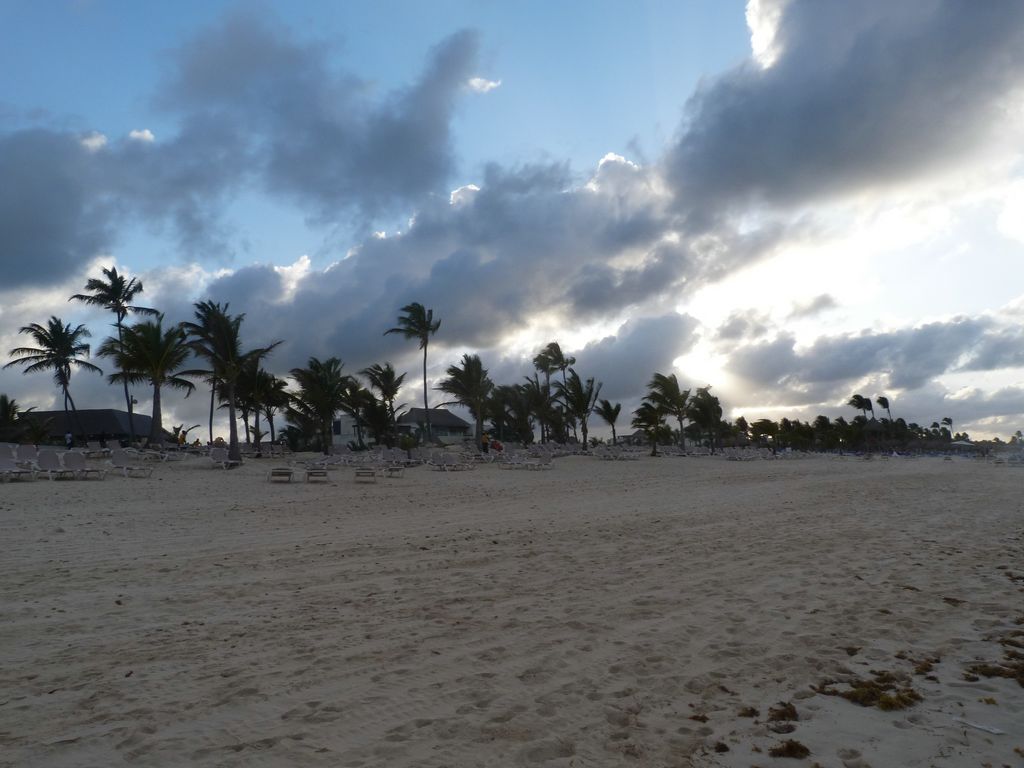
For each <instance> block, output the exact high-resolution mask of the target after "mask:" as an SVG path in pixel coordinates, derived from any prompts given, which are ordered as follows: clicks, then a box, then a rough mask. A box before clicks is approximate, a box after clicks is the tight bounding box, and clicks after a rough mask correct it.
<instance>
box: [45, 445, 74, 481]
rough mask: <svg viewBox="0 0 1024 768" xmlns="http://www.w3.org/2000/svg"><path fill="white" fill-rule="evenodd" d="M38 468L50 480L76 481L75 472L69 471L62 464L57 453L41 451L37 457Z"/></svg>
mask: <svg viewBox="0 0 1024 768" xmlns="http://www.w3.org/2000/svg"><path fill="white" fill-rule="evenodd" d="M36 466H37V467H38V468H39V471H40V472H41V473H45V474H46V478H47V479H48V480H60V479H61V478H68V479H70V480H74V479H75V473H74V470H71V469H67V468H66V467H65V466H64V465H63V464H62V463H61V460H60V455H59V454H58V453H57V452H56V451H40V452H39V455H38V456H36Z"/></svg>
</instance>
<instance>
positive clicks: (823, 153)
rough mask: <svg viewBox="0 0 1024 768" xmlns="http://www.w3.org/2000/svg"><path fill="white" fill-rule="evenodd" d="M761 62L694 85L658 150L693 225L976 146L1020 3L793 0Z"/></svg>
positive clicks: (1022, 37) (1012, 52)
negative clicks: (771, 53)
mask: <svg viewBox="0 0 1024 768" xmlns="http://www.w3.org/2000/svg"><path fill="white" fill-rule="evenodd" d="M776 42H777V44H778V46H779V49H780V50H781V55H780V56H779V58H778V59H777V61H776V62H775V64H774V65H773V66H771V67H769V68H768V69H761V68H759V67H758V66H757V65H756V64H755V63H754V62H752V61H751V62H747V63H744V64H742V65H740V66H738V67H736V68H735V69H733V70H731V71H729V72H727V73H725V74H724V75H722V76H720V77H717V78H715V79H713V80H710V81H709V82H708V83H707V84H706V85H704V86H702V87H701V88H699V89H698V91H697V92H696V93H695V94H694V95H693V97H691V99H690V101H689V102H688V104H687V109H686V112H687V117H686V120H685V122H684V124H683V127H682V129H681V131H680V136H679V139H678V143H677V144H676V145H675V146H674V147H673V148H672V150H671V152H670V153H669V156H668V159H667V169H668V175H669V177H670V179H671V180H672V182H673V184H674V185H675V187H676V189H677V191H678V195H679V198H680V204H681V205H682V206H683V208H684V209H685V210H686V211H687V212H688V213H689V215H690V221H691V223H692V224H694V225H695V226H698V227H703V226H708V225H709V224H710V223H711V222H712V221H714V220H716V219H718V218H719V217H720V216H721V214H722V212H723V209H731V210H738V209H740V208H742V207H743V206H745V205H747V204H749V203H751V202H754V203H764V204H767V205H768V206H788V205H793V204H802V203H806V202H809V201H812V200H820V199H821V198H822V197H828V196H833V195H841V194H843V193H847V192H851V191H857V190H860V189H865V188H871V187H874V186H877V185H885V184H889V183H902V182H905V181H906V180H907V179H909V178H913V177H914V176H916V175H918V174H921V173H924V172H927V171H930V170H933V169H935V168H937V167H941V166H943V165H945V164H947V163H950V162H957V161H959V160H961V159H962V158H963V156H964V155H965V154H969V153H970V152H971V151H972V150H975V149H978V148H979V147H982V146H984V143H985V139H986V138H987V137H988V136H989V135H990V132H991V130H992V129H993V128H994V127H995V126H998V125H999V124H1000V122H1001V121H1002V112H1003V109H1004V105H1005V103H1006V99H1007V97H1008V96H1010V95H1011V94H1012V93H1014V91H1016V90H1019V88H1020V87H1021V84H1022V75H1024V4H1022V3H1019V2H1016V1H1015V0H993V2H985V3H976V2H971V1H970V0H933V1H932V2H926V3H913V4H904V3H892V2H888V0H875V1H874V2H858V3H849V2H847V0H793V2H790V3H786V4H783V6H782V18H781V24H780V27H779V33H778V36H777V38H776Z"/></svg>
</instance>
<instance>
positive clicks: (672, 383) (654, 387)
mask: <svg viewBox="0 0 1024 768" xmlns="http://www.w3.org/2000/svg"><path fill="white" fill-rule="evenodd" d="M647 389H648V390H649V391H648V393H647V397H646V399H647V400H649V401H650V402H651V403H652V404H654V405H656V406H657V407H658V408H660V409H661V410H662V412H663V413H664V414H665V415H666V416H675V417H676V420H677V421H678V422H679V445H680V447H682V448H685V447H686V438H685V437H684V436H683V419H685V418H686V415H687V405H688V404H689V401H690V390H688V389H682V388H681V387H680V386H679V379H677V378H676V375H675V374H674V373H673V374H669V375H668V376H666V375H665V374H663V373H655V374H654V376H653V377H652V378H651V380H650V381H649V382H648V383H647Z"/></svg>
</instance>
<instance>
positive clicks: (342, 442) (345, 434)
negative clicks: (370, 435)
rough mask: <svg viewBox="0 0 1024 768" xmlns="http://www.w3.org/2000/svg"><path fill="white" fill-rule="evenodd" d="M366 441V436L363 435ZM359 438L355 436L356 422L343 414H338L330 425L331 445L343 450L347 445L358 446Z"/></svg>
mask: <svg viewBox="0 0 1024 768" xmlns="http://www.w3.org/2000/svg"><path fill="white" fill-rule="evenodd" d="M363 440H364V441H365V440H366V435H365V434H364V435H363ZM358 442H359V438H358V436H357V434H356V420H355V419H353V418H352V417H351V416H347V415H345V414H338V415H337V416H336V417H335V419H334V421H333V422H332V423H331V445H337V446H339V447H342V448H344V447H345V446H346V445H348V444H349V443H352V444H358Z"/></svg>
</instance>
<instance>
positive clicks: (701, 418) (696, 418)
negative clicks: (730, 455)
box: [687, 386, 722, 453]
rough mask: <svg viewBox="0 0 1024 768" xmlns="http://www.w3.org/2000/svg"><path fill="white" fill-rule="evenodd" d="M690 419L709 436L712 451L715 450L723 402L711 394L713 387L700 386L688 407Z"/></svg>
mask: <svg viewBox="0 0 1024 768" xmlns="http://www.w3.org/2000/svg"><path fill="white" fill-rule="evenodd" d="M687 413H688V415H689V417H690V421H692V422H694V423H695V424H696V425H697V426H698V427H699V428H700V430H701V431H702V432H704V433H705V434H706V435H707V436H708V443H709V444H710V447H711V453H714V452H715V437H716V436H717V435H718V432H719V425H720V424H721V423H722V403H721V402H720V401H719V399H718V398H717V397H715V396H714V395H712V394H711V387H710V386H708V387H700V388H699V389H698V390H697V392H696V393H695V394H694V396H693V397H692V398H690V407H689V408H688V409H687Z"/></svg>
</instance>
